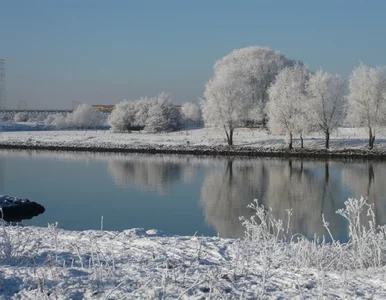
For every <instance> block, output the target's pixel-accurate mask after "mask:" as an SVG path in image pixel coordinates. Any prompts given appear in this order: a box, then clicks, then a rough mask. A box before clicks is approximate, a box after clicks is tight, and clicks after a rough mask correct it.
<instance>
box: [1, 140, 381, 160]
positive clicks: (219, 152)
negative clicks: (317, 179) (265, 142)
mask: <svg viewBox="0 0 386 300" xmlns="http://www.w3.org/2000/svg"><path fill="white" fill-rule="evenodd" d="M0 149H13V150H46V151H79V152H110V153H143V154H181V155H200V156H225V157H227V156H228V157H229V156H238V157H250V158H253V157H285V158H290V157H294V158H342V159H349V158H361V159H374V160H386V149H383V148H382V149H373V150H370V149H350V148H345V149H334V150H326V149H307V148H304V149H301V148H295V149H292V150H288V149H286V148H257V147H245V146H188V145H186V146H185V145H170V146H169V145H166V146H165V145H155V144H153V145H139V146H136V147H133V146H131V145H127V144H126V145H112V146H108V147H106V146H105V145H101V146H99V147H96V146H95V145H89V146H87V145H71V144H67V145H52V144H48V143H40V142H38V141H37V142H35V144H23V143H4V142H2V143H0Z"/></svg>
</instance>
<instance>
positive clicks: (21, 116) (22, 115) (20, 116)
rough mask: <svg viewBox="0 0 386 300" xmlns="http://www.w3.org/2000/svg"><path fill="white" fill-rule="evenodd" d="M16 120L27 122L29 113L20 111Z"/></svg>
mask: <svg viewBox="0 0 386 300" xmlns="http://www.w3.org/2000/svg"><path fill="white" fill-rule="evenodd" d="M13 119H14V120H15V122H27V121H28V114H27V113H26V112H22V111H21V112H18V113H17V114H15V116H14V118H13Z"/></svg>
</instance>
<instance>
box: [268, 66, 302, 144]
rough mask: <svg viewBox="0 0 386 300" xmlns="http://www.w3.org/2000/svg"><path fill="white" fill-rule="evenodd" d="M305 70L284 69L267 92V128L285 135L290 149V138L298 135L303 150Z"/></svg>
mask: <svg viewBox="0 0 386 300" xmlns="http://www.w3.org/2000/svg"><path fill="white" fill-rule="evenodd" d="M307 79H308V71H307V68H306V67H304V66H301V65H295V66H294V67H286V68H284V69H283V70H282V71H280V73H279V74H278V75H277V77H276V81H275V83H274V84H272V85H271V87H270V88H269V90H268V94H269V98H270V101H269V103H268V105H267V114H268V120H269V121H268V128H269V129H270V130H271V132H273V133H275V134H286V135H287V137H288V148H289V149H292V137H293V135H294V134H297V133H299V134H300V137H301V146H302V148H303V131H304V130H306V129H307V124H308V122H307V119H306V115H307V111H306V102H307V98H306V83H307Z"/></svg>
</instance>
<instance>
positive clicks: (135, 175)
mask: <svg viewBox="0 0 386 300" xmlns="http://www.w3.org/2000/svg"><path fill="white" fill-rule="evenodd" d="M108 169H109V172H110V174H111V176H112V177H113V179H114V181H115V183H116V184H117V185H119V186H122V187H127V186H132V187H140V188H141V189H143V190H152V191H156V192H158V193H160V194H162V195H163V194H165V193H167V192H168V190H169V188H170V186H171V185H172V184H173V183H174V182H176V181H178V180H180V179H181V178H182V179H183V181H184V182H189V180H192V179H193V178H194V176H195V173H196V171H197V164H195V163H194V162H193V161H192V160H190V159H189V158H188V157H185V158H180V157H175V158H173V157H170V156H151V155H133V156H126V157H120V158H116V159H112V160H110V161H109V163H108Z"/></svg>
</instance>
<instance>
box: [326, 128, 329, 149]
mask: <svg viewBox="0 0 386 300" xmlns="http://www.w3.org/2000/svg"><path fill="white" fill-rule="evenodd" d="M329 147H330V131H329V130H326V149H328V148H329Z"/></svg>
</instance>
